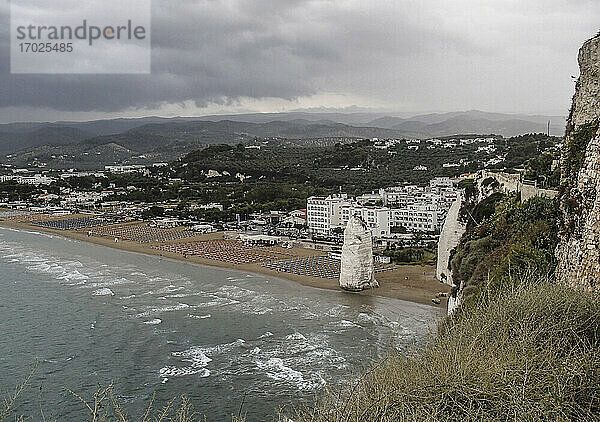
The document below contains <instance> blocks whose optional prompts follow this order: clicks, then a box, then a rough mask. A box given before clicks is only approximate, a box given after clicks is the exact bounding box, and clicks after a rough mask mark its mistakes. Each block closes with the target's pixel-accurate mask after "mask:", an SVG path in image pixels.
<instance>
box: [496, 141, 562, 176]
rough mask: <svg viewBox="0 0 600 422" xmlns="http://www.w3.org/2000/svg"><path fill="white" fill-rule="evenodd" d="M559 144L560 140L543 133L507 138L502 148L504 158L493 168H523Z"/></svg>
mask: <svg viewBox="0 0 600 422" xmlns="http://www.w3.org/2000/svg"><path fill="white" fill-rule="evenodd" d="M559 142H560V138H557V137H555V136H548V135H545V134H543V133H530V134H528V135H520V136H515V137H512V138H509V139H507V140H506V144H505V146H504V151H506V157H505V159H504V161H502V162H501V163H499V164H497V165H495V166H494V168H498V169H500V168H507V169H514V168H518V167H524V166H525V165H526V163H527V161H529V160H530V159H532V158H536V157H539V156H540V154H541V153H543V152H544V151H546V150H549V149H552V148H553V147H555V145H556V144H557V143H559Z"/></svg>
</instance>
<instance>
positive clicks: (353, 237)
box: [340, 215, 379, 292]
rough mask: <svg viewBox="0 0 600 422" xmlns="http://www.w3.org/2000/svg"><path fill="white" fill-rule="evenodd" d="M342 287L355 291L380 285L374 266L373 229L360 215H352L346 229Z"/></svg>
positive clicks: (341, 272) (343, 247) (343, 249)
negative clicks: (376, 278) (370, 228)
mask: <svg viewBox="0 0 600 422" xmlns="http://www.w3.org/2000/svg"><path fill="white" fill-rule="evenodd" d="M340 287H341V288H342V289H344V290H350V291H353V292H357V291H360V290H365V289H371V288H374V287H379V283H377V280H375V269H374V267H373V239H372V238H371V230H369V228H368V227H367V225H366V223H365V222H364V221H363V220H362V218H361V217H360V216H358V215H354V216H352V217H350V220H349V221H348V225H347V226H346V230H344V246H342V262H341V269H340Z"/></svg>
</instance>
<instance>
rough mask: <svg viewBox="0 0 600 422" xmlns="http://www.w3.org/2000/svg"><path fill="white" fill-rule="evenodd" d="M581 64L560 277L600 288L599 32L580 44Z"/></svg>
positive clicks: (566, 169)
mask: <svg viewBox="0 0 600 422" xmlns="http://www.w3.org/2000/svg"><path fill="white" fill-rule="evenodd" d="M579 67H580V77H579V80H578V81H577V85H576V88H575V95H574V97H573V105H572V107H571V113H570V116H569V120H568V122H567V131H566V134H565V143H564V147H563V152H562V159H561V167H562V180H561V196H560V200H561V211H562V221H561V235H560V244H559V246H558V248H557V251H556V256H557V259H558V268H557V278H558V280H559V281H560V282H563V283H566V284H568V285H571V286H573V287H581V288H585V289H600V195H598V192H600V131H599V130H598V129H599V126H598V122H599V119H600V34H599V35H598V36H596V37H594V38H592V39H590V40H588V41H587V42H586V43H585V44H584V45H583V47H581V49H580V51H579Z"/></svg>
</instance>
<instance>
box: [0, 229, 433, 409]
mask: <svg viewBox="0 0 600 422" xmlns="http://www.w3.org/2000/svg"><path fill="white" fill-rule="evenodd" d="M441 316H442V315H441V311H440V310H439V309H437V308H434V307H429V306H424V305H418V304H413V303H409V302H403V301H399V300H394V299H387V298H378V297H367V296H359V295H353V294H349V293H343V292H336V291H328V290H321V289H314V288H310V287H304V286H301V285H298V284H296V283H293V282H290V281H287V280H282V279H276V278H270V277H266V276H261V275H255V274H249V273H245V272H239V271H233V270H222V269H217V268H212V267H205V266H199V265H193V264H187V263H182V262H177V261H171V260H166V259H158V258H157V257H151V256H145V255H142V254H135V253H126V252H122V251H117V250H113V249H110V248H105V247H102V246H97V245H93V244H88V243H84V242H78V241H73V240H69V239H65V238H62V237H60V236H52V235H48V234H40V233H32V232H25V231H15V230H10V229H0V332H1V333H2V335H1V336H0V389H1V390H2V391H3V392H7V391H10V390H12V388H13V387H14V384H15V383H16V382H17V381H18V379H19V378H22V377H23V376H24V375H26V374H27V372H28V370H29V367H30V366H31V364H33V363H34V362H36V361H38V362H39V364H38V368H37V371H36V373H35V375H34V377H33V378H32V381H31V387H30V388H29V389H28V390H27V392H26V393H25V394H24V395H23V397H22V398H21V400H20V401H19V408H18V410H19V411H20V412H22V413H25V414H26V415H30V416H31V417H32V420H40V410H39V409H40V389H39V387H40V384H41V385H42V386H43V388H42V391H43V394H42V398H41V404H42V407H43V408H44V409H45V413H46V417H48V415H49V414H50V413H51V414H52V415H53V416H55V417H56V418H58V420H82V418H83V417H84V416H85V412H84V409H83V407H82V406H81V403H79V402H78V401H77V400H76V399H75V398H74V397H73V396H71V395H70V393H68V392H66V391H65V390H63V387H67V388H69V389H71V390H73V391H76V392H78V393H80V394H82V395H83V396H84V397H90V396H91V394H93V392H94V391H95V389H96V386H97V384H98V383H101V384H103V385H106V384H108V383H109V382H111V381H114V384H115V390H116V392H117V394H118V397H119V400H120V401H121V403H122V404H123V406H124V408H125V409H126V411H127V412H128V413H129V414H130V415H139V414H140V413H141V411H142V409H144V408H145V407H146V406H147V404H148V401H149V400H150V398H151V396H152V394H153V393H156V397H157V402H159V403H162V402H165V401H166V400H168V399H170V398H171V397H173V396H177V395H181V394H186V395H188V396H189V397H190V398H191V399H192V401H193V403H194V406H195V408H196V410H198V411H200V412H202V413H204V414H206V415H207V416H208V418H209V420H210V421H224V420H230V415H231V414H232V413H235V414H237V412H238V410H239V408H240V404H241V403H242V401H243V402H244V405H243V411H244V413H246V414H247V415H248V416H249V420H251V421H255V420H259V421H260V420H271V415H273V414H274V411H275V408H277V407H279V406H283V405H286V404H289V403H294V404H298V403H301V402H305V403H311V402H312V400H313V399H314V397H315V396H316V395H318V394H319V392H320V391H322V389H323V388H324V387H325V386H330V387H335V388H340V387H341V388H343V387H344V385H346V384H347V382H349V381H352V380H353V379H355V378H356V377H357V376H358V375H359V374H360V373H361V372H363V371H364V370H365V369H367V368H368V367H369V366H370V365H371V364H373V363H374V362H376V361H378V360H379V359H381V358H382V357H384V356H385V354H386V353H387V351H389V350H390V347H398V348H401V349H403V350H415V348H418V346H419V344H422V342H423V340H424V339H425V338H427V336H428V335H429V333H430V331H431V330H432V329H433V328H434V326H435V322H436V321H438V320H439V319H440V318H441ZM244 396H246V397H245V399H243V397H244ZM134 419H137V417H135V418H134Z"/></svg>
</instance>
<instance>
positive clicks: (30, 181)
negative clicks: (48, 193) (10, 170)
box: [0, 174, 56, 186]
mask: <svg viewBox="0 0 600 422" xmlns="http://www.w3.org/2000/svg"><path fill="white" fill-rule="evenodd" d="M9 180H13V181H15V182H17V183H19V184H23V185H33V186H39V185H50V184H52V183H53V182H54V181H55V180H56V179H54V178H53V177H48V176H44V175H42V174H35V175H33V176H0V182H7V181H9Z"/></svg>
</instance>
